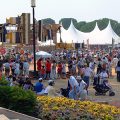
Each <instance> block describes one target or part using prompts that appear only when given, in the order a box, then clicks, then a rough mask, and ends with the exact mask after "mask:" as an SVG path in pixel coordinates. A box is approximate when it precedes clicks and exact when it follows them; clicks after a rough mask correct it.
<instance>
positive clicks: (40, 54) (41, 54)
mask: <svg viewBox="0 0 120 120" xmlns="http://www.w3.org/2000/svg"><path fill="white" fill-rule="evenodd" d="M51 57H52V55H51V54H50V53H47V52H45V51H39V52H36V58H37V59H39V58H51Z"/></svg>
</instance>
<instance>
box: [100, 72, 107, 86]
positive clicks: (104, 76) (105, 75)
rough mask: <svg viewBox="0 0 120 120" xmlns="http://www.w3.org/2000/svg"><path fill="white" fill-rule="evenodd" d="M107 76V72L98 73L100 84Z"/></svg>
mask: <svg viewBox="0 0 120 120" xmlns="http://www.w3.org/2000/svg"><path fill="white" fill-rule="evenodd" d="M107 78H108V74H107V73H106V72H101V73H100V84H103V81H104V80H106V79H107Z"/></svg>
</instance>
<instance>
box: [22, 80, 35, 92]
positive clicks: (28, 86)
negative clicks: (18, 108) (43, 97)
mask: <svg viewBox="0 0 120 120" xmlns="http://www.w3.org/2000/svg"><path fill="white" fill-rule="evenodd" d="M23 89H24V90H33V84H32V83H31V81H30V80H29V78H26V82H25V83H24V85H23Z"/></svg>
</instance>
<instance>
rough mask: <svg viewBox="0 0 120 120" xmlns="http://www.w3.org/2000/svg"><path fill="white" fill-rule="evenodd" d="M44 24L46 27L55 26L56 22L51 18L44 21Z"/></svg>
mask: <svg viewBox="0 0 120 120" xmlns="http://www.w3.org/2000/svg"><path fill="white" fill-rule="evenodd" d="M43 24H45V25H48V24H55V20H53V19H51V18H46V19H43Z"/></svg>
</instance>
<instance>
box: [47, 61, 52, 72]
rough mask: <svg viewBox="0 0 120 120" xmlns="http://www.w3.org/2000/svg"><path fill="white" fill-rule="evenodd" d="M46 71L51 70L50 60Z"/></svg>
mask: <svg viewBox="0 0 120 120" xmlns="http://www.w3.org/2000/svg"><path fill="white" fill-rule="evenodd" d="M46 71H51V63H50V62H48V61H47V62H46Z"/></svg>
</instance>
